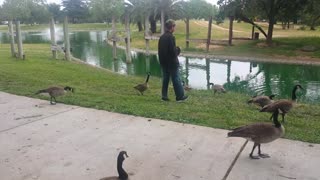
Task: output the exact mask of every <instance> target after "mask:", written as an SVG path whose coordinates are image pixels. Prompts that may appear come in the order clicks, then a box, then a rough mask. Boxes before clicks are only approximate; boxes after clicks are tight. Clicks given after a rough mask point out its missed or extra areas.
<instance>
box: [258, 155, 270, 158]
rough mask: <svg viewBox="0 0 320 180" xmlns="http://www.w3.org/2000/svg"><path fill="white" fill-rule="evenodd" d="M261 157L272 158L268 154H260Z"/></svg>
mask: <svg viewBox="0 0 320 180" xmlns="http://www.w3.org/2000/svg"><path fill="white" fill-rule="evenodd" d="M259 157H261V158H270V156H269V155H268V154H259Z"/></svg>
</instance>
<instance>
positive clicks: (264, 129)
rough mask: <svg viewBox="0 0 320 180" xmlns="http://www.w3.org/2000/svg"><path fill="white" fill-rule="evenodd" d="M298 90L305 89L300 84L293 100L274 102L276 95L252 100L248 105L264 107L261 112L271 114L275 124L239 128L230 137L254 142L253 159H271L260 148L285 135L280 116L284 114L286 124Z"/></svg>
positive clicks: (294, 92) (230, 133)
mask: <svg viewBox="0 0 320 180" xmlns="http://www.w3.org/2000/svg"><path fill="white" fill-rule="evenodd" d="M298 89H303V88H302V86H301V85H299V84H297V85H295V86H294V87H293V90H292V98H291V100H288V99H281V100H278V101H274V100H273V99H272V98H273V97H274V95H270V96H256V97H253V98H252V99H251V100H249V101H248V103H255V104H257V105H259V106H260V107H262V108H261V110H260V112H271V113H272V116H271V118H270V119H273V124H272V123H253V124H250V125H246V126H242V127H238V128H236V129H233V130H232V131H231V132H229V133H228V137H243V138H246V139H247V140H249V141H252V142H253V143H254V144H253V148H252V151H251V153H250V155H249V156H250V157H251V158H252V159H259V157H261V158H267V157H270V156H269V155H267V154H262V153H261V149H260V146H261V144H262V143H269V142H272V141H274V140H276V139H278V138H280V137H282V136H283V135H284V132H285V130H284V127H283V125H282V124H281V123H280V122H279V121H278V115H279V114H280V113H281V114H282V123H284V116H285V115H286V114H287V113H288V112H289V111H290V110H291V109H292V107H293V106H294V103H295V102H296V99H297V96H296V91H297V90H298ZM257 146H258V156H253V151H254V149H255V148H256V147H257Z"/></svg>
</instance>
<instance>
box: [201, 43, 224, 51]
mask: <svg viewBox="0 0 320 180" xmlns="http://www.w3.org/2000/svg"><path fill="white" fill-rule="evenodd" d="M196 48H199V49H206V48H207V44H205V43H200V44H198V45H197V46H196ZM224 49H225V46H220V45H210V46H209V51H210V50H224Z"/></svg>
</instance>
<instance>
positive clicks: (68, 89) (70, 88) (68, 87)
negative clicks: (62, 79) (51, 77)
mask: <svg viewBox="0 0 320 180" xmlns="http://www.w3.org/2000/svg"><path fill="white" fill-rule="evenodd" d="M63 89H64V90H65V91H71V92H74V89H73V88H72V87H70V86H66V87H64V88H63Z"/></svg>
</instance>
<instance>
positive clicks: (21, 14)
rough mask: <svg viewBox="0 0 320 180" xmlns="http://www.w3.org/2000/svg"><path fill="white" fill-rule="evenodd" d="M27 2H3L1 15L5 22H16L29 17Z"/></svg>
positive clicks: (15, 0) (22, 0) (9, 0)
mask: <svg viewBox="0 0 320 180" xmlns="http://www.w3.org/2000/svg"><path fill="white" fill-rule="evenodd" d="M28 1H29V0H5V1H4V2H3V5H2V13H3V16H4V18H5V19H7V20H10V21H12V20H17V19H19V20H20V19H22V18H27V17H30V14H31V11H30V9H28V8H25V7H26V6H27V3H28Z"/></svg>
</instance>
